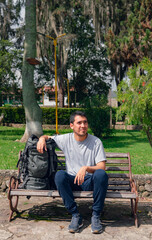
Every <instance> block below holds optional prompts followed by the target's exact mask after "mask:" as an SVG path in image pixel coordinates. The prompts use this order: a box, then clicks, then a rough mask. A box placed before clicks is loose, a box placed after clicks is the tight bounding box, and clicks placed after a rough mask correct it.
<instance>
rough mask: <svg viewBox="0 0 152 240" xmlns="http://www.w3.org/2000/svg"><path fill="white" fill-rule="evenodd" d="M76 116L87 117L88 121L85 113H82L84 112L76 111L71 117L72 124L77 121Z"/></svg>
mask: <svg viewBox="0 0 152 240" xmlns="http://www.w3.org/2000/svg"><path fill="white" fill-rule="evenodd" d="M76 116H81V117H85V118H86V119H87V116H86V114H85V113H84V112H82V111H75V112H73V113H72V114H71V116H70V123H74V120H75V117H76Z"/></svg>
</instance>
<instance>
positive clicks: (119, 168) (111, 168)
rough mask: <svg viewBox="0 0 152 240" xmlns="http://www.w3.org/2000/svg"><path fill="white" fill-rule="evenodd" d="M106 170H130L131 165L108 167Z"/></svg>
mask: <svg viewBox="0 0 152 240" xmlns="http://www.w3.org/2000/svg"><path fill="white" fill-rule="evenodd" d="M106 171H129V167H119V166H117V167H109V166H107V167H106Z"/></svg>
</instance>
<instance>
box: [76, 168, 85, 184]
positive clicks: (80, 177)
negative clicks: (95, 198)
mask: <svg viewBox="0 0 152 240" xmlns="http://www.w3.org/2000/svg"><path fill="white" fill-rule="evenodd" d="M86 171H87V166H83V167H81V168H80V170H79V171H78V173H77V175H76V177H75V179H74V184H76V183H77V184H78V185H82V183H83V182H84V177H85V175H86Z"/></svg>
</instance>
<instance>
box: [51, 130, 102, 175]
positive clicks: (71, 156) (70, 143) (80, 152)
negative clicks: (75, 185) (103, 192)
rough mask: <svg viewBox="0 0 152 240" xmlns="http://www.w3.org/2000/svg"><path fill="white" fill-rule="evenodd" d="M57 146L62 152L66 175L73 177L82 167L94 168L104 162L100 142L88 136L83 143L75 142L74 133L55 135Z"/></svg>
mask: <svg viewBox="0 0 152 240" xmlns="http://www.w3.org/2000/svg"><path fill="white" fill-rule="evenodd" d="M53 139H54V141H55V142H56V144H57V146H58V147H59V148H60V149H61V150H62V151H63V152H64V155H65V160H66V171H67V173H69V174H71V175H73V176H75V175H76V174H77V172H78V171H79V169H80V168H81V167H83V166H95V165H96V164H97V163H98V162H101V161H106V155H105V152H104V148H103V144H102V142H101V140H100V139H99V138H97V137H95V136H93V135H90V134H88V136H87V138H86V139H85V140H84V141H80V142H79V141H76V140H75V138H74V133H68V134H63V135H56V136H54V137H53Z"/></svg>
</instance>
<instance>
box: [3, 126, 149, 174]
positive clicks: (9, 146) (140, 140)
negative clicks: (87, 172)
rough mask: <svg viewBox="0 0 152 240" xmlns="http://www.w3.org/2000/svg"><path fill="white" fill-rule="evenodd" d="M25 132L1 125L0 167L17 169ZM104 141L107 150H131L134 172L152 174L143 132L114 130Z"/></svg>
mask: <svg viewBox="0 0 152 240" xmlns="http://www.w3.org/2000/svg"><path fill="white" fill-rule="evenodd" d="M59 132H60V133H68V132H72V130H70V129H64V130H59ZM89 133H91V130H89ZM23 134H24V128H13V127H2V126H0V169H16V163H17V161H18V153H19V151H20V150H23V149H24V146H25V143H20V142H19V141H18V140H19V139H21V137H22V135H23ZM44 134H46V135H54V134H55V130H49V129H47V130H44ZM102 142H103V145H104V148H105V151H106V152H130V155H131V160H132V172H133V173H134V174H146V173H149V174H152V167H151V166H152V148H151V147H150V145H149V143H148V140H147V137H146V135H145V134H143V133H142V132H139V131H131V130H128V131H125V130H114V135H113V136H112V137H110V138H108V139H102Z"/></svg>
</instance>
